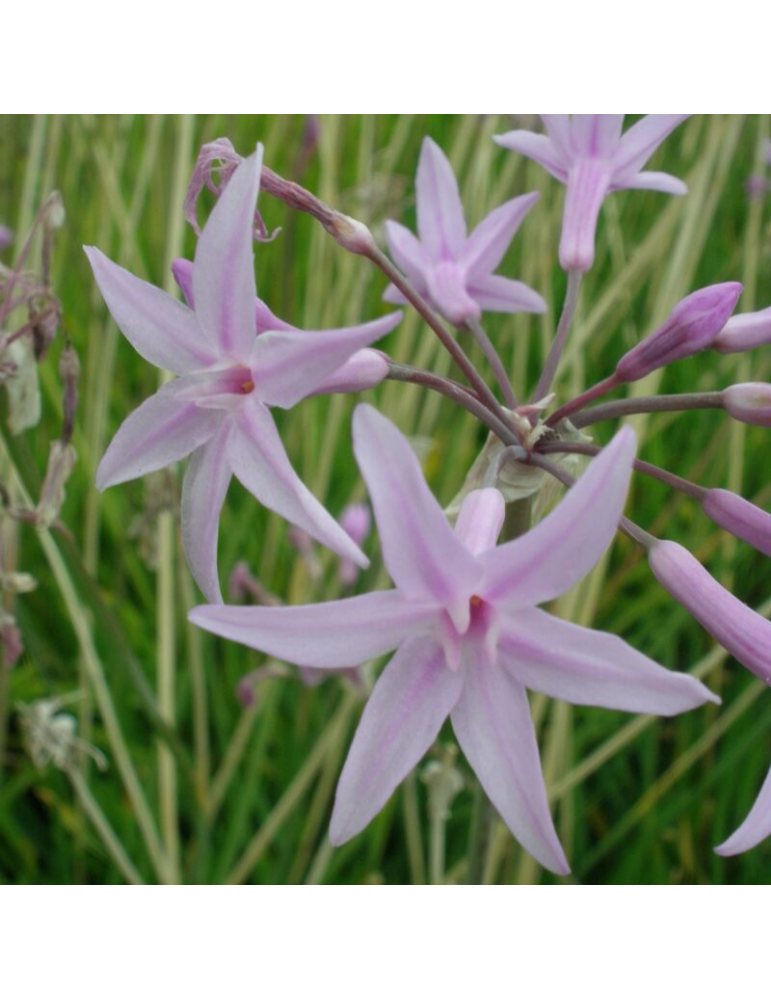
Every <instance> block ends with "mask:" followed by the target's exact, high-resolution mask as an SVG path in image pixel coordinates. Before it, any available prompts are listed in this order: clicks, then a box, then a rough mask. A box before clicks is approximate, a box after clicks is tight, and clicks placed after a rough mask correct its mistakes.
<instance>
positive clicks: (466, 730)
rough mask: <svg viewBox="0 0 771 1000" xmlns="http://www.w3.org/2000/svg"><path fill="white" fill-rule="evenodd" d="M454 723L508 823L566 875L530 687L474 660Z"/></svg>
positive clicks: (527, 846)
mask: <svg viewBox="0 0 771 1000" xmlns="http://www.w3.org/2000/svg"><path fill="white" fill-rule="evenodd" d="M451 718H452V727H453V729H454V730H455V735H456V736H457V738H458V743H459V744H460V747H461V750H462V751H463V753H464V754H465V755H466V757H467V759H468V762H469V764H470V765H471V766H472V768H473V769H474V771H475V772H476V776H477V777H478V778H479V780H480V782H481V784H482V788H484V790H485V792H486V793H487V795H488V797H489V799H490V801H491V802H492V804H493V805H494V806H495V808H496V809H497V810H498V812H499V813H500V814H501V818H502V819H503V821H504V823H506V825H507V826H508V828H509V829H510V830H511V832H512V833H513V834H514V836H515V837H516V838H517V840H518V841H519V842H520V844H522V846H523V847H524V848H525V850H526V851H528V852H529V853H530V854H532V855H533V857H534V858H535V859H536V860H537V861H538V862H539V863H540V864H542V865H543V866H544V867H545V868H548V869H549V870H550V871H553V872H557V874H559V875H567V874H568V873H569V872H570V867H569V865H568V862H567V859H566V858H565V853H564V851H563V850H562V845H561V844H560V842H559V838H558V837H557V833H556V831H555V829H554V823H553V822H552V818H551V815H550V813H549V803H548V800H547V798H546V788H545V786H544V781H543V774H542V773H541V760H540V757H539V754H538V743H537V742H536V738H535V730H534V729H533V720H532V718H531V716H530V705H529V704H528V700H527V692H526V691H525V688H524V687H523V686H522V685H521V684H520V683H518V682H517V681H516V680H514V678H513V677H511V676H509V674H507V673H506V671H505V670H502V669H501V668H500V667H496V666H492V665H491V664H489V663H487V662H485V660H484V659H483V658H482V657H480V658H479V659H478V660H475V661H470V662H468V663H467V664H466V675H465V681H464V685H463V693H462V695H461V696H460V699H459V701H458V704H457V705H456V706H455V708H454V709H453V711H452V715H451Z"/></svg>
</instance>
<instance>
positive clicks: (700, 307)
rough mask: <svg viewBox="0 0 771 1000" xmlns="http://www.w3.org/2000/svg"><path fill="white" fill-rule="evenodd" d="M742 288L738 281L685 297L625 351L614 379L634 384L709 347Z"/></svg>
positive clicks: (703, 289)
mask: <svg viewBox="0 0 771 1000" xmlns="http://www.w3.org/2000/svg"><path fill="white" fill-rule="evenodd" d="M743 288H744V286H743V285H741V284H740V283H739V282H738V281H725V282H723V283H722V284H719V285H709V286H708V287H707V288H700V289H699V290H698V291H696V292H691V294H690V295H686V297H685V298H684V299H683V300H682V301H681V302H678V303H677V305H676V306H675V308H674V309H673V310H672V312H671V313H670V314H669V316H668V317H667V319H666V320H665V321H664V322H663V323H662V325H661V326H660V327H659V328H658V330H655V331H654V332H653V333H652V334H650V336H648V337H645V338H644V339H643V340H641V341H640V343H639V344H636V345H635V346H634V347H633V348H632V349H631V351H627V353H626V354H625V355H624V356H623V358H621V360H620V361H619V363H618V365H617V366H616V375H618V377H619V379H620V380H621V381H622V382H636V381H637V380H638V379H642V378H645V376H646V375H649V374H650V373H651V372H653V371H656V369H657V368H663V367H664V366H665V365H670V364H672V363H673V362H674V361H681V360H682V359H683V358H689V357H691V356H692V355H694V354H698V352H699V351H703V350H705V349H706V348H707V347H710V346H711V345H712V344H713V342H714V341H715V339H716V338H717V337H718V336H719V335H720V333H721V331H723V330H724V327H725V325H726V323H727V322H728V321H729V317H730V316H731V313H732V312H733V311H734V309H735V308H736V303H737V302H738V301H739V296H740V295H741V294H742V291H743Z"/></svg>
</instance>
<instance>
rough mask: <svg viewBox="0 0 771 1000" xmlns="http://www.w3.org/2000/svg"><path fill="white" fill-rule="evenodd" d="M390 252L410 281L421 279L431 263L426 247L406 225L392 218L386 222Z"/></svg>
mask: <svg viewBox="0 0 771 1000" xmlns="http://www.w3.org/2000/svg"><path fill="white" fill-rule="evenodd" d="M385 234H386V240H387V241H388V252H389V253H390V254H391V257H392V258H393V260H394V263H395V264H396V266H397V267H398V268H399V270H400V271H402V272H403V273H404V274H406V275H407V277H408V278H409V279H410V281H412V282H415V281H416V280H418V281H419V280H420V279H421V277H422V275H423V274H424V272H425V270H426V268H428V267H429V266H430V265H431V258H430V257H429V255H428V253H427V252H426V248H425V247H424V246H423V244H422V243H421V242H420V240H418V238H417V237H416V236H415V235H414V234H413V233H411V232H410V231H409V229H407V227H406V226H402V225H400V223H398V222H392V221H391V220H390V219H389V220H388V221H387V222H386V224H385Z"/></svg>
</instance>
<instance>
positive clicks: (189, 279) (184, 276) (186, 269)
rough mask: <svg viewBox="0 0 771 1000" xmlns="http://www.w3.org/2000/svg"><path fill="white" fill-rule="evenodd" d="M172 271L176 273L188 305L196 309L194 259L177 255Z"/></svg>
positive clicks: (179, 286) (175, 276)
mask: <svg viewBox="0 0 771 1000" xmlns="http://www.w3.org/2000/svg"><path fill="white" fill-rule="evenodd" d="M171 273H172V274H173V275H174V280H175V281H176V283H177V286H178V288H179V290H180V292H182V294H183V295H184V297H185V302H186V303H187V305H188V307H189V308H190V309H194V308H195V299H194V298H193V262H192V260H187V259H186V258H185V257H177V259H176V260H174V261H172V264H171Z"/></svg>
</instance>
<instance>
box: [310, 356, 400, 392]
mask: <svg viewBox="0 0 771 1000" xmlns="http://www.w3.org/2000/svg"><path fill="white" fill-rule="evenodd" d="M387 374H388V361H387V360H386V358H385V356H384V355H382V354H381V353H380V351H371V350H370V349H369V348H368V347H365V348H362V350H360V351H357V352H356V353H355V354H352V355H351V356H350V358H348V360H347V361H346V362H345V364H343V365H341V366H340V367H339V368H338V369H337V370H336V371H333V372H332V374H331V375H327V377H326V378H325V379H324V381H323V382H322V383H321V385H317V386H316V388H315V389H314V391H313V393H312V395H314V396H320V395H323V394H326V393H330V392H363V391H364V390H365V389H374V387H375V386H376V385H380V383H381V382H382V381H383V379H384V378H385V377H386V375H387Z"/></svg>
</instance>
